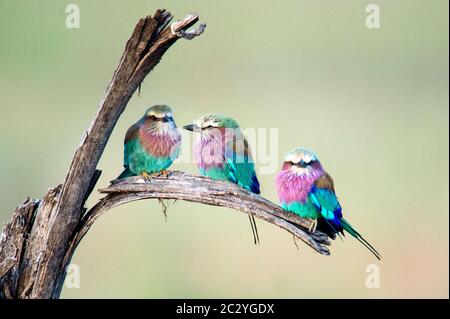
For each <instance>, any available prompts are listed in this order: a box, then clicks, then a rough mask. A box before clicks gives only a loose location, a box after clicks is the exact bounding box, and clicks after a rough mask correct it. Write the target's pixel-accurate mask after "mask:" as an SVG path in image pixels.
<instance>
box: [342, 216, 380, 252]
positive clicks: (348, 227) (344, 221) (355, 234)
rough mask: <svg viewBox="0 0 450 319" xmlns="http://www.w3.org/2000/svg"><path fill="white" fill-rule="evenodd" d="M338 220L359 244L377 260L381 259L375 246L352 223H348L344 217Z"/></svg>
mask: <svg viewBox="0 0 450 319" xmlns="http://www.w3.org/2000/svg"><path fill="white" fill-rule="evenodd" d="M340 221H341V224H342V227H343V228H344V230H345V231H347V232H348V233H349V234H350V235H352V236H353V237H355V238H356V239H357V240H358V241H359V242H360V243H361V244H363V245H364V247H366V248H367V249H368V250H369V251H370V252H371V253H372V254H373V255H374V256H375V257H376V258H377V259H378V260H381V255H380V253H379V252H378V251H377V250H376V249H375V248H373V246H372V245H371V244H370V243H369V242H368V241H367V240H365V239H364V237H363V236H361V234H360V233H358V232H357V231H356V230H355V229H354V228H353V227H352V225H350V224H349V223H348V222H347V221H346V220H345V219H344V218H341V220H340Z"/></svg>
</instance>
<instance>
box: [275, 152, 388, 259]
mask: <svg viewBox="0 0 450 319" xmlns="http://www.w3.org/2000/svg"><path fill="white" fill-rule="evenodd" d="M276 187H277V191H278V196H279V198H280V201H281V205H282V207H283V209H285V210H287V211H289V212H292V213H294V214H297V215H299V216H300V217H303V218H312V219H315V220H317V229H318V230H321V231H323V232H325V233H326V234H328V235H329V236H330V237H331V238H333V239H334V238H336V234H337V235H338V236H340V234H342V235H344V231H346V232H348V233H349V234H350V235H352V236H353V237H355V238H356V239H357V240H358V241H359V242H361V243H362V244H363V245H364V246H365V247H366V248H367V249H369V250H370V252H371V253H372V254H374V255H375V257H376V258H378V259H381V255H380V254H379V253H378V252H377V251H376V250H375V248H373V247H372V245H370V244H369V243H368V242H367V241H366V240H365V239H364V238H363V237H362V236H361V234H360V233H359V232H358V231H356V230H355V229H354V228H353V227H352V226H351V225H350V224H349V223H348V222H347V221H346V220H345V219H344V217H343V216H342V208H341V205H340V204H339V201H338V199H337V197H336V194H335V191H334V183H333V179H332V178H331V176H330V175H329V174H328V173H327V172H326V171H325V170H324V169H323V167H322V165H321V164H320V162H319V159H318V158H317V156H316V154H314V153H313V152H312V151H310V150H307V149H304V148H297V149H294V150H292V151H291V152H289V153H288V154H287V155H286V156H285V158H284V163H283V166H282V168H281V171H280V172H279V173H278V174H277V177H276Z"/></svg>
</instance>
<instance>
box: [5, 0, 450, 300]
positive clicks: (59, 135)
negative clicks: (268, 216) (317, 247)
mask: <svg viewBox="0 0 450 319" xmlns="http://www.w3.org/2000/svg"><path fill="white" fill-rule="evenodd" d="M72 2H73V3H76V4H78V5H79V7H80V10H81V28H80V29H67V28H66V26H65V18H66V13H65V7H66V5H67V4H69V3H71V2H69V1H56V0H50V1H49V0H47V1H37V0H34V1H30V0H27V1H25V0H20V1H17V0H6V1H5V0H3V1H1V2H0V41H1V44H0V45H1V47H0V48H1V49H0V96H1V97H2V98H1V102H0V103H1V111H2V112H1V117H0V118H1V125H0V136H1V137H0V149H1V157H0V164H1V165H0V194H1V198H2V200H1V201H0V222H1V223H4V222H6V221H8V220H9V219H10V217H11V215H12V213H13V211H14V209H15V207H16V205H17V204H19V202H21V201H22V200H23V199H24V198H25V197H26V196H32V197H41V196H42V195H43V194H44V193H45V191H46V189H47V188H48V187H51V186H54V185H56V184H58V183H60V182H62V181H63V179H64V177H65V173H66V171H67V169H68V165H69V163H70V160H71V158H72V155H73V152H74V150H75V148H76V146H77V145H78V143H79V141H80V138H81V135H82V132H83V130H84V129H85V128H87V126H88V125H89V122H90V120H91V118H92V117H93V115H94V113H95V112H96V109H97V105H98V103H99V101H100V99H101V98H102V96H103V93H104V91H105V88H106V85H107V84H108V82H109V80H110V78H111V76H112V73H113V71H114V69H115V67H116V65H117V63H118V61H119V58H120V56H121V53H122V50H123V48H124V44H125V42H126V40H127V39H128V37H129V35H130V34H131V31H132V29H133V27H134V25H135V23H136V22H137V20H138V19H139V18H140V17H142V16H145V15H147V14H153V12H154V11H155V10H156V9H157V8H166V9H168V10H169V11H171V12H172V13H173V14H174V15H175V17H176V18H179V17H182V16H184V15H185V14H186V13H187V12H191V11H196V12H198V13H199V14H200V17H201V21H205V22H207V23H208V27H207V29H206V32H205V33H204V34H203V35H202V36H201V37H200V38H197V39H195V40H193V41H179V42H177V43H176V44H175V45H174V46H173V47H172V48H171V49H170V50H169V51H168V52H167V53H166V55H165V56H164V58H163V60H162V61H161V63H160V64H159V65H158V66H157V67H156V68H155V70H154V71H153V72H152V73H151V74H150V76H149V77H148V78H147V79H146V80H145V82H144V84H143V86H142V91H141V95H140V97H137V96H136V95H135V96H134V97H133V98H132V100H131V101H130V103H129V105H128V107H127V109H126V111H125V113H124V114H123V115H122V117H121V118H120V120H119V123H118V124H117V126H116V128H115V130H114V132H113V134H112V136H111V138H110V140H109V143H108V145H107V147H106V150H105V152H104V154H103V157H102V159H101V161H100V163H99V168H101V169H102V170H103V175H102V177H101V179H100V181H99V183H98V184H97V188H100V187H104V186H106V185H108V183H109V181H110V180H111V179H113V178H115V177H116V176H117V175H118V174H119V173H120V171H121V168H122V152H123V144H122V143H123V136H124V134H125V131H126V130H127V128H128V127H129V126H130V125H131V124H132V123H134V122H135V121H136V120H137V119H138V118H139V117H140V116H142V114H143V112H144V110H145V108H146V107H148V106H151V105H153V104H156V103H167V104H169V105H171V106H172V107H173V108H174V111H175V117H176V121H177V123H178V125H179V126H181V125H184V124H187V123H190V122H191V121H192V120H193V119H195V118H197V117H199V116H200V115H202V114H204V113H206V112H215V113H224V114H227V115H229V116H232V117H235V118H236V119H238V121H239V122H240V124H241V126H242V127H244V128H246V127H254V128H271V127H272V128H278V129H279V131H278V135H279V144H278V148H277V149H275V150H274V151H275V152H277V154H275V157H276V158H281V157H282V156H283V154H284V153H285V152H286V151H288V150H290V149H292V148H294V147H297V146H305V147H308V148H311V149H314V150H315V151H316V152H317V153H318V155H319V158H320V159H321V161H322V164H323V165H324V166H325V168H326V169H327V170H328V171H329V172H330V173H331V174H332V176H333V177H334V179H335V183H336V187H337V192H338V195H339V198H340V200H341V204H342V206H343V207H344V214H346V216H347V217H348V218H347V219H348V220H350V221H351V222H352V224H353V225H354V226H355V227H356V228H357V229H359V230H360V231H361V232H362V233H363V234H364V235H365V237H366V238H367V239H369V241H371V242H372V243H373V244H374V246H375V247H377V248H378V249H379V251H380V252H381V253H382V255H383V257H384V259H383V260H382V261H381V262H377V261H376V260H375V259H374V258H373V256H372V255H371V254H370V253H369V252H368V251H366V250H365V249H364V248H363V247H362V246H360V245H359V243H358V242H356V240H353V239H351V238H349V237H348V238H346V239H345V241H344V242H342V241H340V240H337V241H335V242H334V243H333V245H332V246H331V250H332V255H331V256H329V257H325V256H321V255H319V254H317V253H315V252H314V251H312V250H311V249H309V248H308V247H307V246H306V245H303V244H302V243H300V242H299V245H300V250H297V249H296V247H295V245H294V244H293V240H292V236H291V235H290V234H288V233H287V232H285V231H283V230H281V229H279V228H277V227H275V226H273V225H270V224H267V223H265V222H262V221H258V222H257V223H258V226H259V233H260V238H261V245H260V246H258V247H256V246H254V245H253V243H252V236H251V231H250V226H249V223H248V219H247V216H245V215H244V214H242V213H238V212H235V211H232V210H229V209H225V208H217V207H210V206H203V205H199V204H192V203H186V202H181V201H179V202H177V203H176V204H175V205H171V206H170V207H169V210H168V214H169V220H168V222H167V223H166V222H165V221H164V218H163V214H162V212H161V208H160V205H159V204H158V202H157V201H143V202H137V203H132V204H129V205H126V206H122V207H119V208H116V209H114V210H112V211H110V212H109V213H108V214H106V215H104V216H103V217H101V218H100V220H99V221H98V222H97V223H96V224H95V225H94V226H93V228H92V229H91V231H90V232H89V233H88V235H87V236H86V237H85V239H84V240H83V241H82V243H81V245H80V246H79V248H78V250H77V252H76V254H75V256H74V258H73V261H72V262H73V263H74V264H76V265H78V266H79V269H80V275H81V277H80V288H72V289H69V288H67V287H65V288H64V290H63V293H62V296H63V297H65V298H80V297H88V298H91V297H99V298H103V297H113V298H116V297H117V298H118V297H138V298H147V297H150V298H172V297H178V298H183V297H198V298H203V297H224V298H233V297H264V298H265V297H267V298H270V297H272V298H273V297H276V298H286V297H289V298H307V297H327V298H337V297H354V298H372V297H373V298H383V297H384V298H400V297H406V298H410V297H411V298H412V297H425V298H428V297H440V298H444V297H445V298H448V297H449V247H448V243H449V228H448V225H449V220H448V216H449V215H448V209H449V196H448V192H449V187H448V185H449V170H448V163H449V148H448V145H449V140H448V134H449V122H448V116H449V108H448V100H449V94H448V85H449V83H448V82H449V80H448V75H449V72H448V71H449V65H448V55H449V51H448V2H447V1H444V0H442V1H438V0H433V1H425V0H423V1H406V0H405V1H359V0H355V1H345V2H344V1H325V0H321V1H319V0H317V1H312V0H308V1H306V0H305V1H280V2H276V3H275V2H274V1H261V0H259V1H236V0H233V1H206V0H205V1H183V2H181V1H150V0H147V1H127V2H125V1H106V0H105V1H87V0H86V1H84V0H83V1H81V0H77V1H72ZM369 3H376V4H378V5H379V6H380V10H381V12H380V14H381V28H380V29H368V28H366V26H365V18H366V13H365V7H366V5H367V4H369ZM253 148H255V147H253ZM183 152H190V150H189V149H184V150H183ZM278 165H281V163H278ZM172 168H173V169H179V170H186V171H189V172H192V173H195V172H196V167H195V165H194V164H181V163H176V164H174V165H173V166H172ZM274 177H275V174H270V175H269V174H267V175H260V176H259V178H260V182H261V185H262V195H263V196H265V197H267V198H269V199H270V200H272V201H275V202H277V196H276V193H275V187H274ZM94 195H95V196H92V198H91V199H90V200H89V205H92V204H93V203H95V201H96V200H97V199H98V198H99V195H98V194H94ZM370 264H376V265H379V267H380V284H381V286H380V288H378V289H368V288H367V287H366V285H365V280H366V276H367V275H368V274H367V273H366V272H365V270H366V267H367V265H370Z"/></svg>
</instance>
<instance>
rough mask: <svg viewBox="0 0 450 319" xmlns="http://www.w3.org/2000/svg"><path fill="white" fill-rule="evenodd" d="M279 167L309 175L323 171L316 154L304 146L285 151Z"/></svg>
mask: <svg viewBox="0 0 450 319" xmlns="http://www.w3.org/2000/svg"><path fill="white" fill-rule="evenodd" d="M281 169H282V171H289V172H291V173H294V174H296V175H300V176H310V175H313V174H317V173H321V172H322V171H323V168H322V165H321V164H320V162H319V159H318V157H317V155H316V154H315V153H314V152H312V151H310V150H307V149H305V148H296V149H294V150H292V151H290V152H289V153H287V154H286V156H285V157H284V162H283V166H282V168H281Z"/></svg>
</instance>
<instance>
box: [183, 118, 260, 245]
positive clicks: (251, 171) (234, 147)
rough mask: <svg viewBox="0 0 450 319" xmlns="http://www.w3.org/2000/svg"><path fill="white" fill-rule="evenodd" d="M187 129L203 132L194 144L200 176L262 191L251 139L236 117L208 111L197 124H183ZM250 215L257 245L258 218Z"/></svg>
mask: <svg viewBox="0 0 450 319" xmlns="http://www.w3.org/2000/svg"><path fill="white" fill-rule="evenodd" d="M184 129H186V130H189V131H193V132H199V133H201V138H200V140H199V142H198V143H197V144H196V145H195V147H194V160H195V162H196V163H197V165H198V169H199V171H200V174H201V175H203V176H208V177H210V178H212V179H214V180H224V181H229V182H232V183H235V184H237V185H239V186H240V187H242V188H244V189H247V190H249V191H251V192H253V193H255V194H259V193H260V190H259V182H258V178H257V177H256V173H255V165H254V163H253V159H252V155H251V151H250V148H249V145H248V142H247V140H246V138H245V136H244V134H243V133H242V131H241V129H240V128H239V125H238V123H237V122H236V121H235V120H234V119H232V118H230V117H226V116H223V115H218V114H208V115H205V116H203V117H201V118H200V119H198V120H197V121H195V123H194V124H190V125H186V126H184ZM249 218H250V224H251V226H252V231H253V235H254V239H255V244H257V243H258V242H259V238H258V232H257V229H256V223H255V219H254V217H253V215H249Z"/></svg>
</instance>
